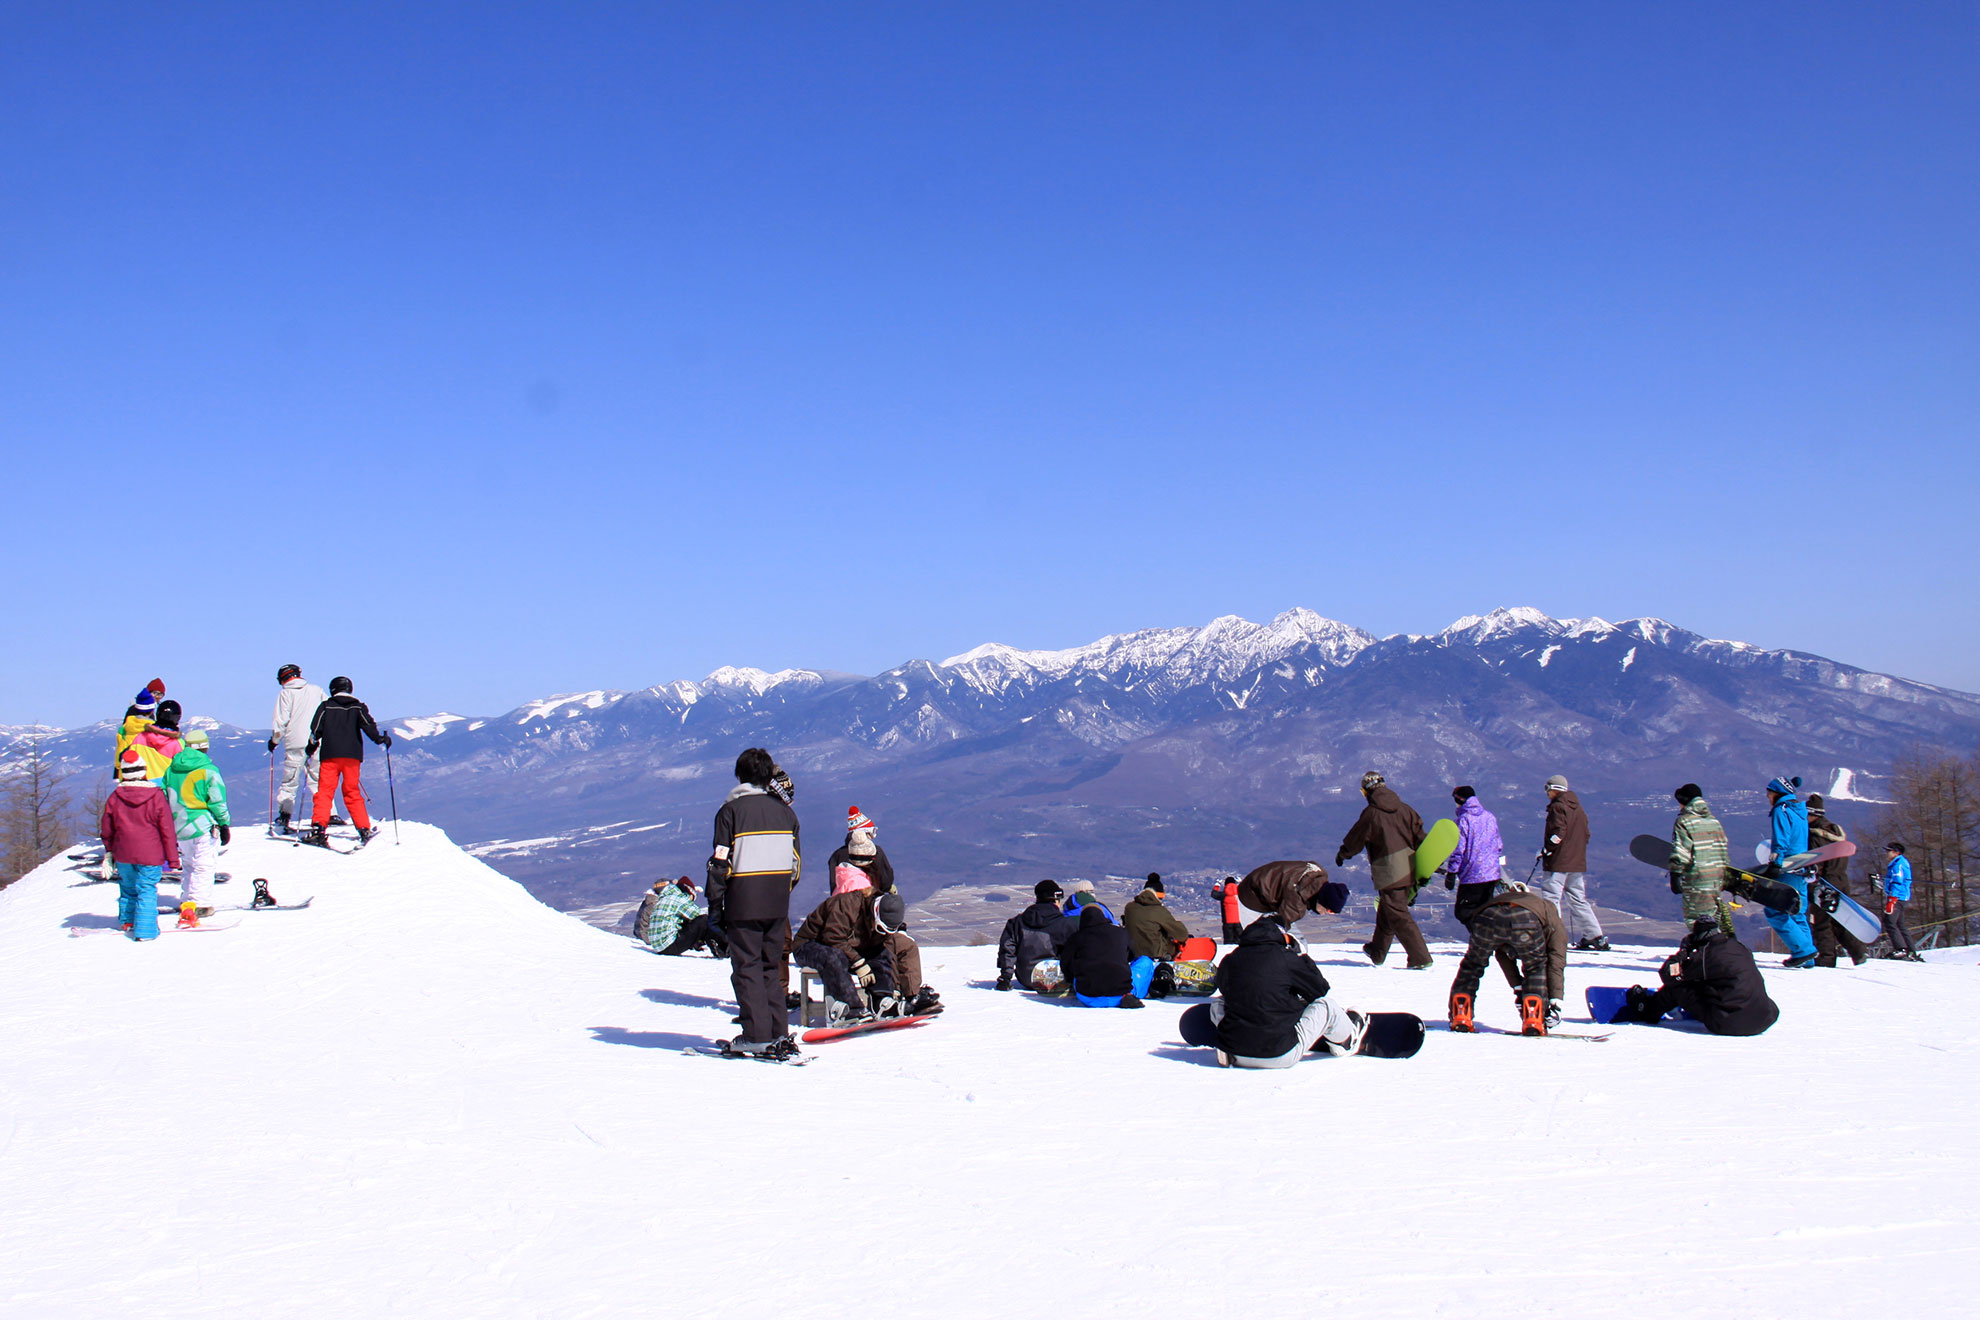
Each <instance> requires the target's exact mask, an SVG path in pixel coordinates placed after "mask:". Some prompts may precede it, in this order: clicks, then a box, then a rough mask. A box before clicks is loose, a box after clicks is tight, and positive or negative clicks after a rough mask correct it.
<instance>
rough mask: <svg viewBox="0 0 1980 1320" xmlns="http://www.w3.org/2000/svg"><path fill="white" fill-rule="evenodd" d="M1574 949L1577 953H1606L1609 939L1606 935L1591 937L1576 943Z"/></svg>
mask: <svg viewBox="0 0 1980 1320" xmlns="http://www.w3.org/2000/svg"><path fill="white" fill-rule="evenodd" d="M1574 947H1575V951H1576V952H1578V953H1607V952H1608V951H1609V937H1608V936H1607V935H1591V936H1589V937H1588V938H1587V939H1584V940H1579V941H1577V942H1576V943H1575V946H1574Z"/></svg>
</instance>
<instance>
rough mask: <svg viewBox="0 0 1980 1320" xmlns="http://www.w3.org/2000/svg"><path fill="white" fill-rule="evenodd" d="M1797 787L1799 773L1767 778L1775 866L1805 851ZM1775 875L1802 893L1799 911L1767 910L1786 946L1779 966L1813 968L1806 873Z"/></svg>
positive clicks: (1805, 810)
mask: <svg viewBox="0 0 1980 1320" xmlns="http://www.w3.org/2000/svg"><path fill="white" fill-rule="evenodd" d="M1800 787H1801V776H1800V775H1796V776H1795V777H1794V778H1792V779H1787V778H1774V779H1770V780H1768V781H1767V799H1768V801H1769V802H1771V803H1772V804H1773V806H1772V808H1771V810H1769V811H1768V813H1767V824H1768V828H1769V831H1770V833H1769V836H1768V846H1769V848H1770V849H1771V850H1772V852H1773V855H1774V864H1775V866H1776V867H1778V866H1779V865H1780V863H1781V862H1783V861H1785V860H1786V859H1787V858H1789V857H1796V856H1799V855H1800V854H1802V853H1805V852H1807V851H1808V808H1807V807H1805V806H1803V805H1802V802H1801V798H1800V797H1799V796H1797V795H1796V790H1797V789H1799V788H1800ZM1777 878H1778V879H1779V881H1780V883H1782V884H1784V885H1786V886H1787V887H1788V888H1790V889H1792V890H1794V891H1795V892H1796V893H1797V894H1799V895H1800V896H1801V910H1800V911H1799V912H1794V913H1788V912H1779V911H1776V910H1775V909H1773V908H1768V909H1767V924H1768V925H1769V926H1772V927H1773V928H1774V933H1775V934H1777V935H1779V936H1780V937H1781V943H1783V944H1785V945H1787V951H1788V956H1787V958H1786V959H1785V960H1784V961H1783V962H1782V963H1781V966H1783V967H1795V968H1800V967H1813V966H1814V965H1815V933H1814V932H1813V931H1812V930H1810V929H1809V927H1808V876H1807V874H1806V873H1804V872H1800V871H1782V872H1781V874H1780V875H1779V876H1778V877H1777Z"/></svg>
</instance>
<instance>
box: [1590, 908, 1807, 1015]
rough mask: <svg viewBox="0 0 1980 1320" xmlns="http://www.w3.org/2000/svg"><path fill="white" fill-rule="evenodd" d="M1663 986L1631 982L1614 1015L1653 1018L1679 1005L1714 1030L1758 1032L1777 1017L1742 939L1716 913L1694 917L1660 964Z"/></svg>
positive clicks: (1772, 1003) (1775, 1007) (1751, 955)
mask: <svg viewBox="0 0 1980 1320" xmlns="http://www.w3.org/2000/svg"><path fill="white" fill-rule="evenodd" d="M1660 975H1661V976H1662V978H1663V987H1662V988H1661V989H1659V990H1656V991H1654V992H1653V991H1650V990H1647V989H1645V988H1644V987H1642V986H1640V985H1633V986H1631V987H1630V988H1629V998H1628V1001H1627V1002H1626V1003H1625V1005H1624V1006H1623V1010H1622V1012H1620V1013H1618V1014H1617V1015H1616V1016H1615V1018H1614V1019H1613V1020H1614V1021H1617V1022H1640V1023H1646V1024H1649V1023H1657V1022H1661V1021H1663V1018H1664V1014H1666V1013H1668V1012H1670V1011H1671V1010H1672V1009H1674V1008H1682V1009H1683V1010H1684V1011H1685V1012H1687V1013H1689V1014H1690V1015H1691V1016H1692V1017H1694V1018H1696V1019H1697V1020H1698V1021H1700V1022H1702V1023H1704V1024H1705V1029H1706V1030H1707V1031H1709V1032H1711V1033H1712V1034H1713V1035H1715V1036H1757V1035H1759V1034H1760V1033H1761V1032H1763V1031H1765V1030H1766V1029H1767V1028H1768V1027H1771V1026H1773V1025H1774V1023H1775V1022H1776V1021H1778V1020H1779V1019H1780V1016H1781V1010H1780V1008H1779V1006H1778V1005H1776V1004H1775V1003H1774V1001H1773V1000H1772V999H1770V998H1768V997H1767V983H1766V982H1765V981H1764V980H1762V979H1761V977H1760V969H1759V968H1758V967H1756V966H1754V965H1753V954H1752V951H1751V950H1749V949H1748V948H1747V947H1746V946H1745V945H1744V944H1741V943H1740V942H1739V941H1738V940H1736V939H1734V938H1733V937H1732V936H1731V935H1728V934H1727V933H1726V932H1725V931H1723V930H1721V929H1719V921H1718V917H1717V916H1716V914H1715V915H1713V916H1709V917H1705V918H1702V919H1700V920H1699V921H1697V922H1694V923H1693V924H1692V927H1691V933H1690V934H1689V935H1686V936H1685V937H1684V943H1682V944H1680V945H1679V946H1678V948H1677V952H1676V953H1673V954H1672V955H1671V956H1670V957H1668V958H1666V959H1665V960H1664V965H1663V967H1662V969H1661V970H1660Z"/></svg>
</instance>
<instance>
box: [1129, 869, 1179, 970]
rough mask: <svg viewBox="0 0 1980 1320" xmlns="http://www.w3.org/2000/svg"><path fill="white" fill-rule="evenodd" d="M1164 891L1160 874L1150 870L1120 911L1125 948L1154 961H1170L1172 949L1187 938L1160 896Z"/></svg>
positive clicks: (1174, 954) (1139, 956) (1164, 896)
mask: <svg viewBox="0 0 1980 1320" xmlns="http://www.w3.org/2000/svg"><path fill="white" fill-rule="evenodd" d="M1166 897H1168V891H1167V890H1166V889H1164V888H1163V886H1162V877H1161V876H1159V875H1157V874H1155V873H1153V872H1150V873H1149V876H1148V883H1147V884H1146V885H1144V886H1143V887H1142V890H1141V892H1140V893H1138V894H1136V895H1135V896H1134V897H1133V898H1131V899H1129V900H1128V905H1127V907H1126V908H1124V909H1122V911H1121V927H1122V929H1124V930H1126V931H1127V935H1128V949H1129V951H1130V952H1131V953H1132V954H1133V955H1134V956H1135V957H1137V958H1153V959H1154V960H1155V961H1156V962H1171V961H1173V960H1174V959H1175V956H1176V950H1177V949H1179V948H1181V947H1182V942H1183V941H1184V940H1186V939H1188V938H1189V927H1187V926H1185V925H1183V924H1182V922H1180V921H1178V920H1176V914H1175V913H1173V912H1171V911H1169V909H1168V907H1167V905H1166V904H1164V903H1163V901H1162V900H1163V899H1165V898H1166Z"/></svg>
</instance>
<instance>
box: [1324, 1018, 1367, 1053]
mask: <svg viewBox="0 0 1980 1320" xmlns="http://www.w3.org/2000/svg"><path fill="white" fill-rule="evenodd" d="M1341 1016H1342V1017H1345V1018H1346V1019H1347V1023H1348V1037H1347V1039H1346V1040H1344V1041H1340V1040H1328V1039H1327V1038H1326V1037H1325V1036H1322V1037H1321V1038H1320V1047H1321V1048H1322V1049H1324V1050H1326V1051H1327V1053H1329V1054H1331V1055H1334V1056H1335V1057H1336V1058H1339V1057H1341V1056H1342V1055H1347V1054H1353V1053H1354V1052H1355V1051H1357V1050H1359V1049H1360V1048H1361V1038H1362V1037H1363V1036H1366V1035H1367V1034H1368V1015H1367V1014H1366V1013H1363V1012H1362V1011H1361V1010H1360V1009H1358V1008H1350V1009H1344V1010H1343V1011H1342V1013H1341Z"/></svg>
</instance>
